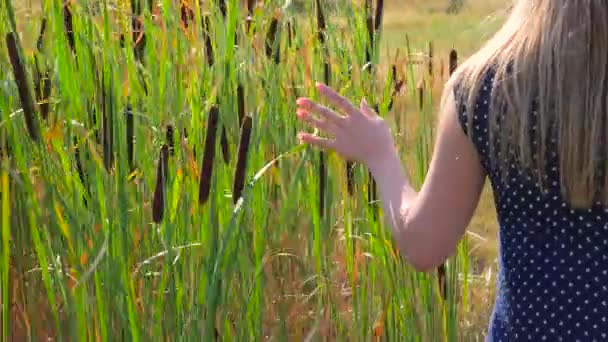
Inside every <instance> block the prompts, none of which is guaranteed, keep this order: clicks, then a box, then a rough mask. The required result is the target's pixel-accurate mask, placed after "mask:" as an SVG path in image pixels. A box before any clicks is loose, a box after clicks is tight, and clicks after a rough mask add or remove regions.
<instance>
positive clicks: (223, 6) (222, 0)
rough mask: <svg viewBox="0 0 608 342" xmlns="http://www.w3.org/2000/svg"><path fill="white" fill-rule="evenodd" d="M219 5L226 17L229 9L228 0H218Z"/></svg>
mask: <svg viewBox="0 0 608 342" xmlns="http://www.w3.org/2000/svg"><path fill="white" fill-rule="evenodd" d="M217 6H218V8H219V9H220V13H222V16H223V17H224V18H226V14H227V12H228V9H227V7H226V0H218V4H217Z"/></svg>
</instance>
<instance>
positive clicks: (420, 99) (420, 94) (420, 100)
mask: <svg viewBox="0 0 608 342" xmlns="http://www.w3.org/2000/svg"><path fill="white" fill-rule="evenodd" d="M418 107H419V108H420V110H423V109H424V85H423V84H420V85H419V86H418Z"/></svg>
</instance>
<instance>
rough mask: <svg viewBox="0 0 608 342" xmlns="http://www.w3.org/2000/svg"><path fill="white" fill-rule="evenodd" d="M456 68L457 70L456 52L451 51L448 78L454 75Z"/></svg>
mask: <svg viewBox="0 0 608 342" xmlns="http://www.w3.org/2000/svg"><path fill="white" fill-rule="evenodd" d="M456 68H458V52H456V50H452V51H450V76H451V75H452V74H454V71H456Z"/></svg>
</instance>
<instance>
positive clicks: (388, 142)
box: [297, 84, 396, 168]
mask: <svg viewBox="0 0 608 342" xmlns="http://www.w3.org/2000/svg"><path fill="white" fill-rule="evenodd" d="M317 89H318V90H319V92H320V93H321V95H322V96H323V97H324V98H326V99H327V100H328V101H329V102H330V103H331V104H332V105H334V106H335V107H337V108H338V109H339V110H340V111H341V113H337V112H335V111H334V110H332V109H330V108H327V107H325V106H323V105H320V104H318V103H316V102H314V101H312V100H310V99H307V98H300V99H298V100H297V104H298V106H299V108H298V110H297V116H298V118H299V119H300V120H302V121H304V122H306V123H307V124H309V125H310V126H312V127H314V128H317V129H319V130H320V131H322V132H323V133H325V134H327V135H329V137H328V138H323V137H320V136H317V135H314V134H310V133H299V134H298V137H299V139H300V141H301V142H302V143H305V144H309V145H313V146H316V147H319V148H321V149H324V150H333V151H335V152H336V153H338V154H339V155H340V156H342V157H343V158H345V159H347V160H351V161H357V162H360V163H363V164H365V165H366V166H367V167H368V168H371V167H375V166H379V165H381V164H382V163H383V162H384V161H386V160H390V159H391V158H394V156H395V153H396V151H395V147H394V142H393V137H392V134H391V130H390V128H389V127H388V125H387V123H386V122H385V121H384V119H382V117H380V116H379V115H378V114H377V113H376V112H375V111H374V110H372V109H371V108H370V107H369V106H368V104H367V103H366V101H365V100H362V101H361V105H360V107H359V108H357V107H356V106H355V105H353V104H352V103H351V102H350V101H349V100H348V99H346V98H344V97H343V96H340V95H339V94H338V93H336V92H335V91H334V90H333V89H331V88H330V87H328V86H326V85H324V84H317ZM313 114H314V115H313Z"/></svg>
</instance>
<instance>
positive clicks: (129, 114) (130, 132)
mask: <svg viewBox="0 0 608 342" xmlns="http://www.w3.org/2000/svg"><path fill="white" fill-rule="evenodd" d="M125 117H126V119H127V159H128V162H129V171H130V172H133V170H135V166H134V163H133V157H134V156H133V144H134V140H135V133H134V127H133V109H132V108H131V105H130V104H127V108H126V110H125Z"/></svg>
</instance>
